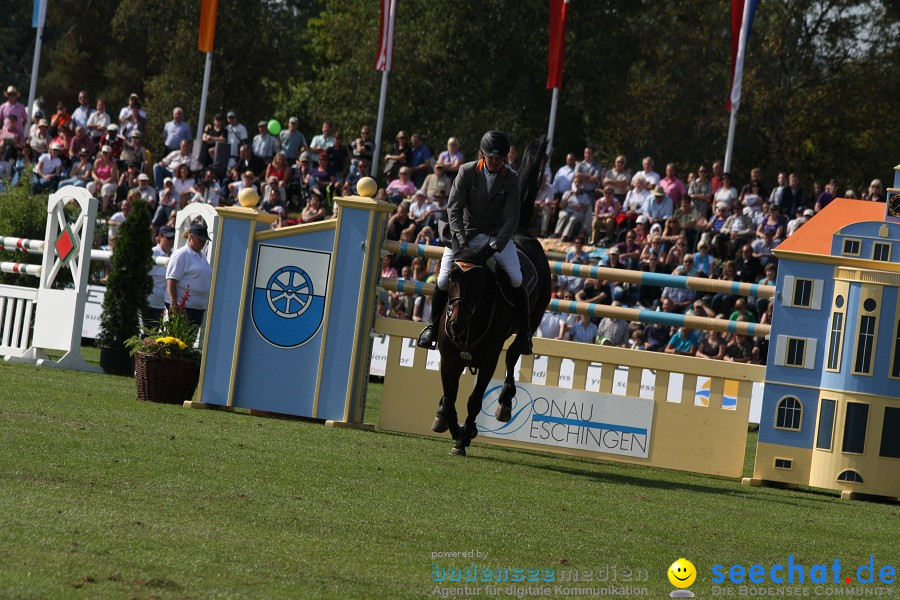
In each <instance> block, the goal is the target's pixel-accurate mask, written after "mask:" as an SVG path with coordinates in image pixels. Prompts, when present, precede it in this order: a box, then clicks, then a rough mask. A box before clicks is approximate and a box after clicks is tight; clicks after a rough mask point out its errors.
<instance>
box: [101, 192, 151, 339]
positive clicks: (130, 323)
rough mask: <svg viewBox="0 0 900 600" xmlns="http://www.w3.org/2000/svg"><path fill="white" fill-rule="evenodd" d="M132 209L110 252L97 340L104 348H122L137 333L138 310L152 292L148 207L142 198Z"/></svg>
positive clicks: (144, 307)
mask: <svg viewBox="0 0 900 600" xmlns="http://www.w3.org/2000/svg"><path fill="white" fill-rule="evenodd" d="M132 209H133V210H132V213H131V216H129V217H128V218H127V219H125V222H124V223H122V225H121V226H120V227H119V238H118V242H117V243H116V249H115V251H114V252H113V254H112V259H111V263H112V267H111V270H110V273H109V278H108V280H107V284H106V296H105V297H104V299H103V315H102V317H101V319H100V335H99V337H98V339H97V342H98V344H99V345H100V346H102V347H104V348H123V347H124V344H125V341H126V340H128V339H129V338H131V337H132V336H135V335H137V334H138V331H139V328H140V312H141V310H143V309H146V307H147V296H149V295H150V292H152V291H153V278H152V277H151V276H150V269H151V268H152V267H153V259H152V255H151V253H152V249H153V240H152V239H151V237H150V210H149V208H148V207H147V203H146V202H144V201H143V200H136V201H134V202H133V203H132Z"/></svg>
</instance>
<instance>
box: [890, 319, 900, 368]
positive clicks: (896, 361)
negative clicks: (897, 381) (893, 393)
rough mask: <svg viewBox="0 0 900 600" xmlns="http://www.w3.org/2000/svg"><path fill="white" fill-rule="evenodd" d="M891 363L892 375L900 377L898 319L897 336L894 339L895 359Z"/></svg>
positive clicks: (898, 323) (899, 323)
mask: <svg viewBox="0 0 900 600" xmlns="http://www.w3.org/2000/svg"><path fill="white" fill-rule="evenodd" d="M892 363H893V364H892V365H891V377H900V321H897V337H896V339H894V360H893V361H892Z"/></svg>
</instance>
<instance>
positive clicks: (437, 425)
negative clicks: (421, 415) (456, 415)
mask: <svg viewBox="0 0 900 600" xmlns="http://www.w3.org/2000/svg"><path fill="white" fill-rule="evenodd" d="M449 428H450V424H449V423H447V420H446V419H444V417H443V415H437V416H436V417H435V418H434V423H432V424H431V430H432V431H433V432H435V433H444V432H445V431H447V430H448V429H449Z"/></svg>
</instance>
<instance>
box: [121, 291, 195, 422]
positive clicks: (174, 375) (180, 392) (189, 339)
mask: <svg viewBox="0 0 900 600" xmlns="http://www.w3.org/2000/svg"><path fill="white" fill-rule="evenodd" d="M189 295H190V292H189V291H185V293H184V297H182V298H181V300H179V301H178V302H176V303H175V304H173V305H172V306H170V307H169V313H168V315H167V317H166V319H165V320H164V321H163V322H162V323H160V325H159V327H157V328H156V329H151V330H150V331H149V332H147V333H146V334H145V335H143V336H141V335H135V336H132V337H131V338H129V339H128V340H127V341H126V342H125V344H126V346H127V347H128V350H129V351H130V353H131V355H132V356H133V357H134V367H135V369H134V380H135V385H136V386H137V396H138V399H139V400H147V401H150V402H165V403H168V404H177V403H180V402H183V401H184V400H190V399H191V398H192V397H193V396H194V391H195V390H196V389H197V383H198V382H199V380H200V356H201V354H200V351H199V350H197V349H196V348H194V344H195V343H196V341H197V334H198V332H199V331H200V328H199V327H198V326H196V325H194V324H192V323H191V322H190V320H189V319H188V316H187V310H185V308H184V307H185V303H186V302H187V299H188V297H189Z"/></svg>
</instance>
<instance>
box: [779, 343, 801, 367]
mask: <svg viewBox="0 0 900 600" xmlns="http://www.w3.org/2000/svg"><path fill="white" fill-rule="evenodd" d="M805 355H806V340H804V339H801V338H789V339H788V347H787V355H786V356H785V359H784V364H786V365H788V366H791V367H802V366H803V357H804V356H805Z"/></svg>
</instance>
